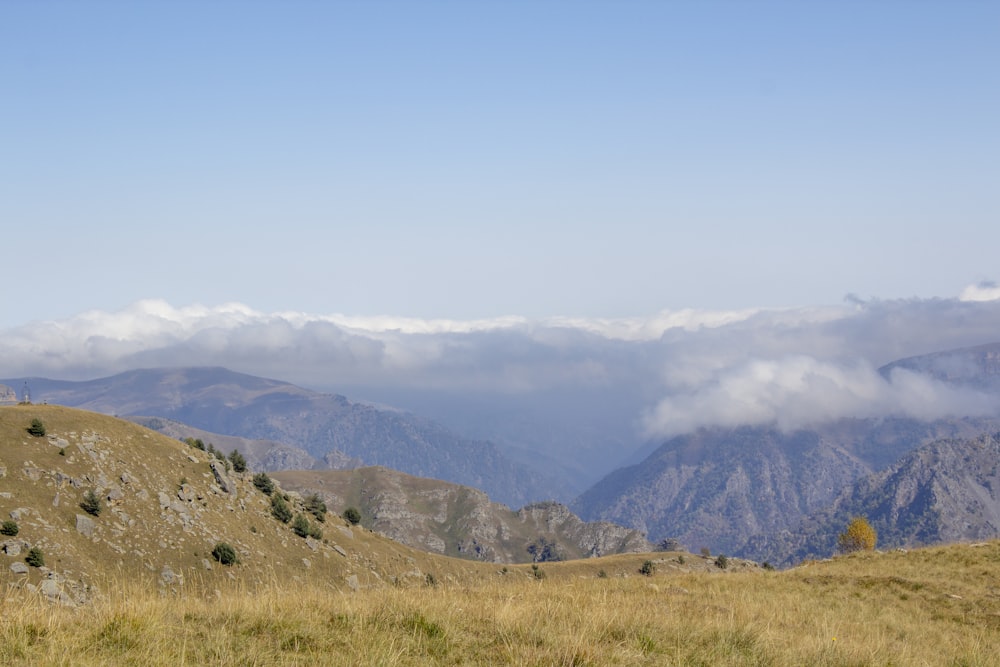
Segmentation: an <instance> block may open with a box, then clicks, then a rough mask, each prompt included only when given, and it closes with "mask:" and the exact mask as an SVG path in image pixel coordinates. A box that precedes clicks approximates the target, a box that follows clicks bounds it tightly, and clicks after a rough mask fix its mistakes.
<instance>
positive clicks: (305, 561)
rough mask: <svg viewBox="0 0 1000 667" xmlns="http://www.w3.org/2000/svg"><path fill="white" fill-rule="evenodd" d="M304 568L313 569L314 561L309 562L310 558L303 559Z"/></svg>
mask: <svg viewBox="0 0 1000 667" xmlns="http://www.w3.org/2000/svg"><path fill="white" fill-rule="evenodd" d="M302 566H303V567H305V568H306V569H309V568H310V567H312V561H311V560H309V559H308V558H303V559H302Z"/></svg>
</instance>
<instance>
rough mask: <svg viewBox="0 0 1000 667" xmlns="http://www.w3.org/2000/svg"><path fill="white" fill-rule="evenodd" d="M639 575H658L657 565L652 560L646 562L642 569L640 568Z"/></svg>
mask: <svg viewBox="0 0 1000 667" xmlns="http://www.w3.org/2000/svg"><path fill="white" fill-rule="evenodd" d="M639 574H641V575H644V576H647V577H651V576H653V575H654V574H656V563H654V562H653V561H651V560H647V561H644V562H643V564H642V567H640V568H639Z"/></svg>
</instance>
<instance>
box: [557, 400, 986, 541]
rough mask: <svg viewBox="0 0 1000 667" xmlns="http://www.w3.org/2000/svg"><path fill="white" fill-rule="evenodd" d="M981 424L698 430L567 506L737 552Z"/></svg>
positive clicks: (879, 422) (590, 516) (902, 422)
mask: <svg viewBox="0 0 1000 667" xmlns="http://www.w3.org/2000/svg"><path fill="white" fill-rule="evenodd" d="M997 426H998V422H997V421H995V420H987V419H972V418H969V419H951V420H937V421H934V422H920V421H917V420H913V419H901V418H885V419H851V420H841V421H838V422H835V423H832V424H828V425H825V426H823V427H817V428H814V429H800V430H797V431H794V432H791V433H784V432H782V431H780V430H778V429H775V428H771V427H758V426H745V427H739V428H735V429H702V430H700V431H698V432H696V433H693V434H689V435H684V436H678V437H676V438H672V439H671V440H669V441H668V442H666V443H664V444H663V445H662V446H661V447H660V448H659V449H657V450H656V451H655V452H654V453H653V454H651V455H650V456H649V457H647V458H646V459H645V460H644V461H643V462H642V463H640V464H638V465H635V466H630V467H627V468H621V469H619V470H617V471H615V472H613V473H611V474H610V475H608V476H607V477H605V478H604V479H603V480H601V481H600V482H599V483H598V484H596V485H595V486H593V487H592V488H591V489H589V490H588V491H586V492H585V493H584V494H582V495H581V496H580V497H579V498H577V500H576V501H574V502H573V503H572V504H571V507H572V509H573V510H574V511H575V512H577V513H578V514H579V515H580V516H581V517H582V518H583V519H585V520H590V521H592V520H598V519H600V520H605V521H612V522H614V523H619V524H621V525H624V526H629V527H632V528H637V529H639V530H643V531H645V532H646V533H647V534H648V535H649V538H650V539H651V540H652V541H654V542H656V541H658V540H660V539H663V538H666V537H674V538H677V539H679V540H680V541H681V542H682V543H683V544H684V545H686V546H687V547H689V548H692V549H698V548H700V547H702V546H707V547H709V548H711V549H713V550H715V551H722V552H726V553H735V552H736V550H737V549H738V548H739V547H741V546H742V545H743V544H744V543H745V542H746V541H747V540H748V539H749V538H750V537H751V536H753V535H757V534H771V533H777V532H780V531H783V530H790V529H791V528H793V527H794V526H796V525H797V524H798V522H799V521H801V520H802V519H803V518H805V517H806V516H807V515H809V514H811V513H813V512H816V511H818V510H820V509H822V508H823V507H825V506H827V505H828V504H830V503H831V502H833V500H834V499H835V498H836V497H837V495H838V494H839V493H840V492H841V491H842V490H843V489H845V488H847V487H848V486H850V485H851V484H852V483H853V482H854V481H856V480H857V479H859V478H861V477H864V476H866V475H869V474H871V473H873V472H875V471H878V470H882V469H884V468H885V467H886V466H888V465H891V464H892V463H893V462H895V461H896V460H897V459H898V458H899V457H900V456H902V455H903V454H905V453H906V452H908V451H910V450H912V449H914V448H916V447H918V446H920V445H921V444H923V443H926V442H930V441H932V440H937V439H940V438H944V437H972V436H975V435H978V434H979V433H982V432H984V431H987V430H990V429H991V428H992V429H995V428H996V427H997Z"/></svg>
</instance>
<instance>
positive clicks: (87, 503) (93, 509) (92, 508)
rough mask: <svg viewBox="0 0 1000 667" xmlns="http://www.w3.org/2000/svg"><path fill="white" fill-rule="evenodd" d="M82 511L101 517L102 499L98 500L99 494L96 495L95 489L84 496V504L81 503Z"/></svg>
mask: <svg viewBox="0 0 1000 667" xmlns="http://www.w3.org/2000/svg"><path fill="white" fill-rule="evenodd" d="M80 509H82V510H83V511H84V512H86V513H87V514H92V515H94V516H100V514H101V499H100V498H98V496H97V493H95V492H94V490H93V489H91V490H90V491H87V493H85V494H83V502H82V503H80Z"/></svg>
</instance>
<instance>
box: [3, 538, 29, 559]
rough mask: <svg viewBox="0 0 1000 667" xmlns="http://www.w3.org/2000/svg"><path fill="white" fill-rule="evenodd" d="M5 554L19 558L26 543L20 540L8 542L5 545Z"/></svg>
mask: <svg viewBox="0 0 1000 667" xmlns="http://www.w3.org/2000/svg"><path fill="white" fill-rule="evenodd" d="M2 546H3V552H4V553H5V554H7V555H8V556H18V555H20V553H21V550H22V549H23V548H24V546H25V544H24V542H21V541H19V540H7V541H6V542H4V543H3V545H2Z"/></svg>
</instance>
